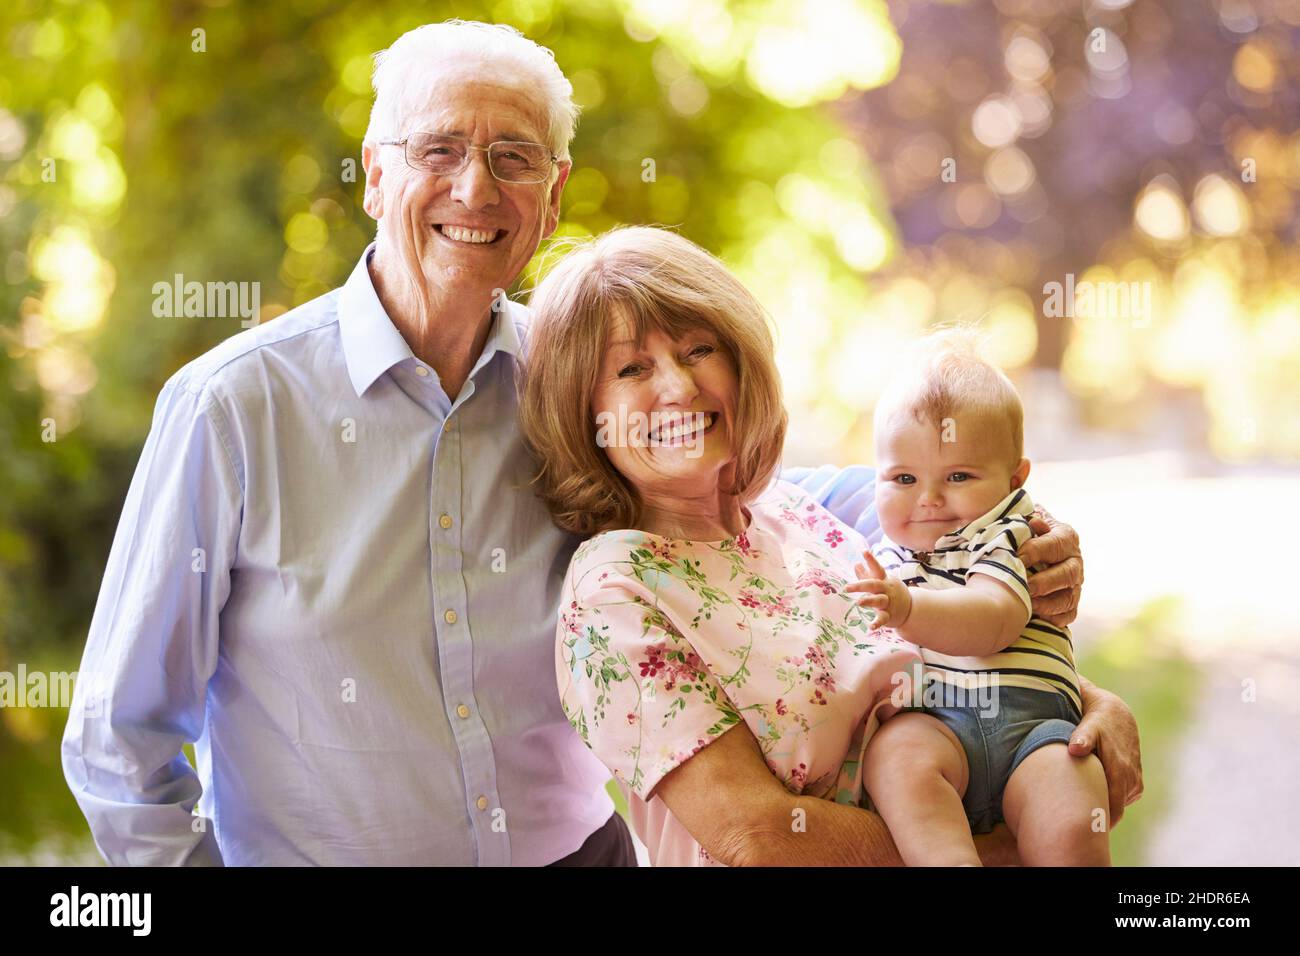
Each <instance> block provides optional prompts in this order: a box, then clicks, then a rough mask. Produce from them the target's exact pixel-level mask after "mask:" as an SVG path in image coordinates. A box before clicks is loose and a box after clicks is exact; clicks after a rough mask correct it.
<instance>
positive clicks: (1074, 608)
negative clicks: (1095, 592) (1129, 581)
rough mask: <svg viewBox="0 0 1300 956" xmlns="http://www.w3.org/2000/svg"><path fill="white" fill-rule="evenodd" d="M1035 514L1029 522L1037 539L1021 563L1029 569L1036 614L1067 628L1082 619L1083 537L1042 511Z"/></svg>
mask: <svg viewBox="0 0 1300 956" xmlns="http://www.w3.org/2000/svg"><path fill="white" fill-rule="evenodd" d="M1035 512H1036V513H1035V514H1034V517H1032V518H1030V519H1029V527H1030V528H1031V529H1032V530H1033V532H1034V537H1032V538H1030V539H1029V540H1028V541H1026V542H1025V543H1024V544H1023V545H1021V546H1020V551H1019V557H1020V560H1021V561H1023V562H1024V565H1025V568H1026V569H1028V570H1029V596H1030V599H1031V600H1032V602H1033V605H1034V613H1035V614H1037V615H1038V616H1039V617H1041V618H1043V619H1044V620H1046V621H1048V622H1049V623H1051V624H1055V625H1056V626H1057V627H1065V626H1067V625H1068V624H1069V623H1070V622H1071V621H1073V620H1074V619H1075V618H1076V617H1077V616H1078V614H1079V596H1080V595H1081V594H1082V593H1083V555H1082V553H1080V551H1079V535H1078V534H1077V533H1076V532H1075V530H1074V529H1073V528H1071V527H1070V526H1069V525H1068V524H1062V523H1061V522H1060V521H1057V520H1056V519H1055V518H1053V517H1052V516H1051V515H1050V514H1048V513H1047V512H1046V511H1043V510H1042V509H1041V508H1037V509H1035ZM1035 568H1037V569H1038V570H1037V571H1035V570H1034V569H1035Z"/></svg>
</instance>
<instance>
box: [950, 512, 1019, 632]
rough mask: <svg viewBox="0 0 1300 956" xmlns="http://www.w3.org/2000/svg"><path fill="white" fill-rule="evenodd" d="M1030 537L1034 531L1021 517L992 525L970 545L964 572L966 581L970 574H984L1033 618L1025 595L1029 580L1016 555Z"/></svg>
mask: <svg viewBox="0 0 1300 956" xmlns="http://www.w3.org/2000/svg"><path fill="white" fill-rule="evenodd" d="M1033 536H1034V532H1033V530H1032V529H1031V528H1030V527H1029V522H1028V521H1026V520H1025V519H1024V518H1019V517H1015V518H1004V519H1002V520H1001V521H997V522H995V523H994V524H992V525H990V526H989V527H988V528H986V529H985V530H984V531H983V532H981V533H980V535H979V537H978V539H977V540H976V541H975V542H973V546H974V547H975V548H976V552H975V560H974V561H972V562H971V565H970V567H969V568H968V569H967V570H966V575H967V578H968V579H969V576H970V575H972V574H987V575H988V576H989V577H991V578H996V579H997V580H999V581H1001V582H1002V583H1003V584H1005V585H1006V586H1007V587H1009V588H1011V590H1012V591H1014V592H1015V595H1016V597H1018V598H1020V600H1021V602H1022V603H1023V604H1024V605H1025V610H1026V611H1028V612H1029V614H1030V616H1033V613H1034V605H1033V600H1032V599H1031V598H1030V596H1029V577H1028V575H1027V573H1026V571H1025V564H1024V562H1023V561H1021V560H1020V556H1019V555H1018V554H1017V553H1016V552H1018V551H1019V550H1020V546H1021V545H1022V544H1024V543H1025V542H1026V541H1028V540H1029V539H1030V538H1032V537H1033Z"/></svg>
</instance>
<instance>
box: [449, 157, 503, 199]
mask: <svg viewBox="0 0 1300 956" xmlns="http://www.w3.org/2000/svg"><path fill="white" fill-rule="evenodd" d="M451 198H452V199H454V200H456V201H457V202H458V203H460V204H461V205H462V206H464V207H465V208H466V209H470V210H479V209H482V208H483V207H484V206H490V205H492V204H493V203H495V202H496V201H497V199H498V198H500V192H499V191H498V189H497V180H496V177H495V176H493V175H492V168H491V167H490V166H489V165H488V155H487V153H485V152H483V151H481V150H477V149H472V150H470V153H469V162H468V163H466V164H465V168H464V169H462V170H461V171H460V172H459V173H457V174H456V175H455V176H454V177H452V184H451Z"/></svg>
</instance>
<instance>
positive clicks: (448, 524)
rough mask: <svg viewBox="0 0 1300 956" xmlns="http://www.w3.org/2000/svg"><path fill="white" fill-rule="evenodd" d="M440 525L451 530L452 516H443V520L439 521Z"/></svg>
mask: <svg viewBox="0 0 1300 956" xmlns="http://www.w3.org/2000/svg"><path fill="white" fill-rule="evenodd" d="M438 524H440V525H442V526H443V527H444V528H450V527H451V515H443V516H442V517H441V518H439V519H438Z"/></svg>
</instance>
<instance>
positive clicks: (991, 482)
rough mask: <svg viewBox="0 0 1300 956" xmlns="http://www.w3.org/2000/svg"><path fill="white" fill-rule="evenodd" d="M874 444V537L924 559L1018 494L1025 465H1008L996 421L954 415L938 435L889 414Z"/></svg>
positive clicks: (906, 416)
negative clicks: (942, 542) (878, 530)
mask: <svg viewBox="0 0 1300 956" xmlns="http://www.w3.org/2000/svg"><path fill="white" fill-rule="evenodd" d="M882 424H883V425H884V426H885V427H883V428H882V429H881V432H880V434H878V435H877V436H876V468H877V477H876V513H877V515H878V517H879V519H880V527H881V530H882V531H884V533H885V534H886V535H887V536H888V537H889V538H890V539H891V540H892V541H896V542H897V543H898V544H901V545H902V546H903V547H905V548H908V549H910V550H912V551H929V550H930V549H931V548H933V547H934V545H935V542H936V541H938V540H939V539H940V538H941V537H943V536H944V535H945V534H949V533H951V532H953V531H956V530H957V529H958V528H960V527H961V526H962V525H964V524H968V523H969V522H971V521H974V520H975V519H976V518H979V517H981V516H982V515H984V514H985V513H987V512H988V510H989V509H990V508H992V507H993V506H994V505H996V504H997V503H998V502H999V501H1001V500H1002V499H1003V498H1005V497H1006V496H1007V495H1008V494H1009V493H1010V492H1011V491H1012V489H1014V488H1019V487H1020V486H1021V485H1022V484H1024V482H1025V478H1026V477H1027V476H1028V474H1029V462H1028V461H1027V460H1025V459H1023V458H1022V459H1020V461H1019V463H1014V464H1013V463H1012V461H1011V456H1012V455H1013V454H1014V450H1013V449H1012V447H1011V445H1012V443H1011V439H1010V437H1009V435H1008V434H1007V429H1006V427H1005V424H1004V422H1003V421H1002V419H1001V418H1000V417H999V416H995V415H991V414H987V413H983V414H982V413H978V412H963V413H959V414H957V415H956V416H954V418H952V419H951V420H950V421H949V428H948V429H946V430H944V431H941V430H940V429H939V428H937V427H936V426H935V425H933V424H932V423H930V422H918V421H916V419H915V418H914V417H913V416H912V415H911V413H910V412H902V411H896V412H894V413H893V414H891V415H889V416H888V418H886V420H885V421H884V422H883V423H882Z"/></svg>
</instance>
